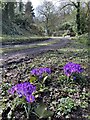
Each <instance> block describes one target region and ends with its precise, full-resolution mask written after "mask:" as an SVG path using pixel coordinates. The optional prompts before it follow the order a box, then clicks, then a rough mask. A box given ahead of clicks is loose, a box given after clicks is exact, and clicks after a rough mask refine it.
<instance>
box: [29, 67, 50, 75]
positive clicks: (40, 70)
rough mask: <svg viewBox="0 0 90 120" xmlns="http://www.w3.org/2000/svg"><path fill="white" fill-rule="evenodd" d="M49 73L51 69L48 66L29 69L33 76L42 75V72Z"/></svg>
mask: <svg viewBox="0 0 90 120" xmlns="http://www.w3.org/2000/svg"><path fill="white" fill-rule="evenodd" d="M45 73H47V74H51V69H50V68H47V67H45V68H35V69H32V70H31V74H32V75H34V76H39V77H42V75H43V74H45Z"/></svg>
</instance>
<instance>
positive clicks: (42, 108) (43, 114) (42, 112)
mask: <svg viewBox="0 0 90 120" xmlns="http://www.w3.org/2000/svg"><path fill="white" fill-rule="evenodd" d="M35 113H36V114H37V116H38V117H39V118H40V119H41V118H48V117H50V116H52V115H53V112H52V111H50V110H47V107H46V105H45V104H40V105H38V106H37V108H35Z"/></svg>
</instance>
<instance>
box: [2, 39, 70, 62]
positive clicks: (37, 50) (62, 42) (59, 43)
mask: <svg viewBox="0 0 90 120" xmlns="http://www.w3.org/2000/svg"><path fill="white" fill-rule="evenodd" d="M50 41H51V42H53V41H55V42H54V43H51V44H48V42H50ZM45 42H46V43H47V45H43V44H44V43H45ZM70 42H71V40H70V39H68V38H51V39H50V40H49V41H42V42H39V43H40V44H42V45H40V46H38V47H35V46H34V47H33V46H32V47H31V48H27V49H21V50H16V51H9V52H7V53H3V54H2V59H4V60H5V59H9V58H14V57H22V56H26V55H38V54H42V53H43V52H48V51H49V50H56V49H59V48H63V47H65V46H67V44H69V43H70ZM29 45H32V44H29ZM34 45H37V43H34ZM3 47H4V46H3ZM9 47H10V46H9ZM11 47H14V45H12V46H11ZM24 47H25V45H24Z"/></svg>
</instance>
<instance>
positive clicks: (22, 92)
mask: <svg viewBox="0 0 90 120" xmlns="http://www.w3.org/2000/svg"><path fill="white" fill-rule="evenodd" d="M35 91H36V87H35V86H34V85H32V84H30V82H23V83H20V84H16V85H15V86H13V87H12V88H11V89H10V90H8V92H9V93H10V94H14V93H15V92H16V93H17V94H18V96H19V97H22V96H24V97H25V98H26V100H27V101H28V102H33V101H34V100H35V98H34V96H33V95H32V93H33V92H35Z"/></svg>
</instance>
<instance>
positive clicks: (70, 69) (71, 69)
mask: <svg viewBox="0 0 90 120" xmlns="http://www.w3.org/2000/svg"><path fill="white" fill-rule="evenodd" d="M63 69H64V73H65V74H66V75H67V76H71V75H72V73H81V72H83V68H82V67H81V65H80V64H77V63H73V62H68V63H67V64H66V65H65V66H64V68H63Z"/></svg>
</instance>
